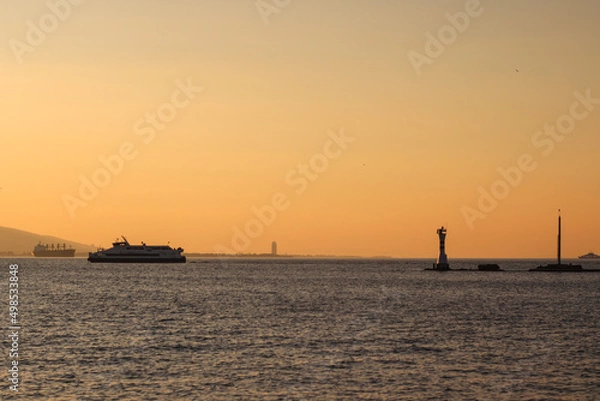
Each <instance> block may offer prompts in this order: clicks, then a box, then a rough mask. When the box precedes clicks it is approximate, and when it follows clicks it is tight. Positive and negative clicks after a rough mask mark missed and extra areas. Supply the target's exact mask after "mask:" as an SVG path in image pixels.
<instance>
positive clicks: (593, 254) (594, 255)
mask: <svg viewBox="0 0 600 401" xmlns="http://www.w3.org/2000/svg"><path fill="white" fill-rule="evenodd" d="M579 259H600V255H596V254H595V253H594V252H589V253H586V254H585V255H581V256H579Z"/></svg>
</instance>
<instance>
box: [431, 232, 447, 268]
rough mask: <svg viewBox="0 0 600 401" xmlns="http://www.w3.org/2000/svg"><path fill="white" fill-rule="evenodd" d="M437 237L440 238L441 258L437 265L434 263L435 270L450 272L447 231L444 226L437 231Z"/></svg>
mask: <svg viewBox="0 0 600 401" xmlns="http://www.w3.org/2000/svg"><path fill="white" fill-rule="evenodd" d="M437 235H438V237H440V256H439V257H438V260H437V263H434V265H433V268H434V269H436V270H450V265H449V264H448V256H447V255H446V229H445V228H444V226H442V228H439V229H438V230H437Z"/></svg>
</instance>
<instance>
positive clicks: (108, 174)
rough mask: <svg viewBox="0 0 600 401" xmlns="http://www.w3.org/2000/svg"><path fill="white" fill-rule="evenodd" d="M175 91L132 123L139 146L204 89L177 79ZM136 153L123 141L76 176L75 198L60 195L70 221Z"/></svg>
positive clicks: (154, 134) (155, 134)
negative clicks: (94, 166)
mask: <svg viewBox="0 0 600 401" xmlns="http://www.w3.org/2000/svg"><path fill="white" fill-rule="evenodd" d="M175 86H176V89H175V90H174V91H173V93H172V94H171V97H170V98H169V100H168V101H166V102H164V103H161V104H160V105H159V106H158V107H157V108H156V110H155V111H153V112H147V113H145V114H144V116H143V117H141V118H139V119H138V120H137V121H136V122H135V123H134V124H133V133H134V134H135V136H137V137H139V140H141V142H142V144H143V145H149V144H150V143H152V141H154V139H155V138H156V136H157V134H158V133H159V132H162V131H164V130H165V129H166V128H167V124H169V123H170V122H172V121H173V120H174V119H175V118H176V117H177V114H178V113H179V111H181V110H182V109H185V108H186V107H188V106H189V105H190V104H191V103H192V101H193V100H194V99H196V97H197V96H198V95H199V94H200V93H201V92H202V91H203V90H204V89H203V88H202V87H201V86H195V85H194V84H193V83H192V79H191V78H187V81H185V82H184V81H182V80H181V79H178V80H176V81H175ZM138 154H139V146H137V145H136V144H135V143H133V142H130V141H125V142H123V143H122V144H121V145H120V146H119V147H118V149H117V150H116V151H115V152H114V153H113V154H110V155H108V156H105V155H100V156H99V157H98V163H99V164H100V165H99V166H98V167H97V168H96V169H95V170H94V171H93V172H92V173H91V174H90V175H89V176H86V175H83V174H82V175H80V176H79V182H80V184H79V191H78V192H77V194H76V195H71V194H68V193H66V194H63V196H62V202H63V204H64V206H65V208H66V209H67V212H68V213H69V216H70V217H71V219H74V218H75V217H76V211H77V209H78V208H81V207H86V206H87V205H88V204H89V203H90V202H91V201H93V200H94V199H96V197H97V196H98V194H99V193H100V189H101V188H104V187H106V186H108V185H109V184H110V183H111V182H112V179H113V177H116V176H118V175H119V174H121V173H122V172H123V169H124V168H125V165H126V164H127V162H131V161H132V160H133V159H135V158H136V157H137V156H138Z"/></svg>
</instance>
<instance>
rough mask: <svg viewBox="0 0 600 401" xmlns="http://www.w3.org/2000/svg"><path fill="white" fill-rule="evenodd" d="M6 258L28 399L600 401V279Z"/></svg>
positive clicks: (426, 263)
mask: <svg viewBox="0 0 600 401" xmlns="http://www.w3.org/2000/svg"><path fill="white" fill-rule="evenodd" d="M2 260H3V261H4V265H5V276H6V278H7V279H8V274H9V264H13V263H17V264H18V265H19V319H20V321H19V323H20V325H21V329H20V336H19V368H20V369H19V379H20V386H19V392H18V398H19V399H23V400H26V399H39V400H50V399H52V400H62V399H64V400H403V399H406V400H519V399H533V400H548V399H550V400H551V399H555V400H559V399H560V400H592V399H600V389H599V383H600V342H599V341H598V340H599V336H600V296H599V295H600V274H592V273H587V274H577V273H541V272H527V271H523V270H526V269H528V268H532V267H535V266H537V265H539V264H540V263H543V262H544V261H534V260H507V261H486V263H487V262H494V263H499V264H500V265H501V267H503V268H505V269H507V271H504V272H477V271H473V272H469V271H460V272H435V271H424V270H423V269H424V268H427V267H430V265H431V264H432V262H433V261H432V260H395V259H381V260H370V259H357V260H350V259H285V258H269V259H250V258H249V259H229V260H225V261H222V260H218V259H191V260H189V261H188V263H187V264H175V265H166V264H165V265H144V264H114V265H109V264H90V263H88V262H87V261H86V260H85V259H78V258H74V259H36V258H26V259H25V258H24V259H2ZM451 263H452V267H465V268H469V267H471V268H476V265H477V261H468V260H464V261H451ZM585 267H590V268H592V267H595V268H598V267H600V266H599V263H598V262H594V261H585ZM5 281H7V280H5ZM7 288H8V287H7V286H5V292H6V293H7V294H6V295H8V289H7ZM2 298H3V299H4V300H5V301H4V302H5V305H6V308H5V310H6V313H5V316H6V317H5V318H4V320H5V321H6V323H5V324H4V326H5V327H7V326H8V325H9V323H8V302H7V299H8V297H7V296H3V297H2ZM4 341H5V345H6V346H5V347H4V349H5V350H6V353H8V348H9V347H10V346H9V344H8V337H6V338H5V340H4ZM2 360H5V361H7V360H8V358H2ZM9 368H10V366H9V365H8V362H5V366H3V367H2V376H1V377H2V383H3V384H2V388H1V389H0V395H1V396H0V398H2V399H9V397H10V396H11V391H10V390H9V385H10V383H9V381H8V378H9V376H8V373H7V371H8V369H9Z"/></svg>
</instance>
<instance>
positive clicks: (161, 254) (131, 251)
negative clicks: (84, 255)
mask: <svg viewBox="0 0 600 401" xmlns="http://www.w3.org/2000/svg"><path fill="white" fill-rule="evenodd" d="M121 238H123V241H118V240H117V241H115V242H113V244H112V245H113V246H112V248H110V249H98V251H97V252H90V255H89V257H88V261H90V262H92V263H185V256H183V255H181V252H183V249H182V248H177V249H173V248H171V247H170V246H169V245H146V244H145V243H143V242H142V245H131V244H130V243H129V241H127V238H125V237H123V236H121Z"/></svg>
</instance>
